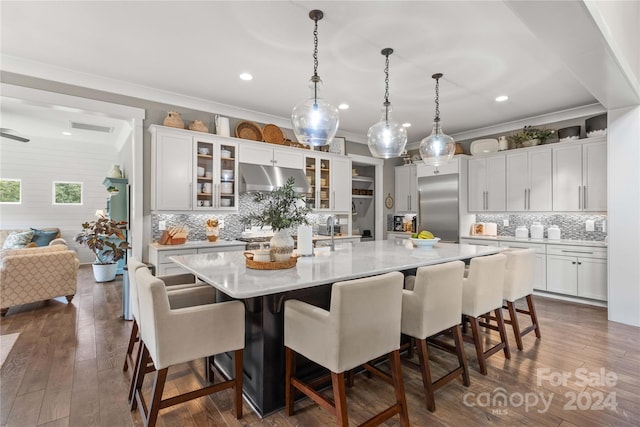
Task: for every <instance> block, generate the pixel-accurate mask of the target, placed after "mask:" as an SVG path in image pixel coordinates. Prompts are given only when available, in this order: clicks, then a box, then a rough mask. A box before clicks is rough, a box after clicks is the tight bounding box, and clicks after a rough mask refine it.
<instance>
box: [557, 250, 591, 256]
mask: <svg viewBox="0 0 640 427" xmlns="http://www.w3.org/2000/svg"><path fill="white" fill-rule="evenodd" d="M562 252H568V253H572V254H590V255H593V252H591V251H568V250H566V249H562Z"/></svg>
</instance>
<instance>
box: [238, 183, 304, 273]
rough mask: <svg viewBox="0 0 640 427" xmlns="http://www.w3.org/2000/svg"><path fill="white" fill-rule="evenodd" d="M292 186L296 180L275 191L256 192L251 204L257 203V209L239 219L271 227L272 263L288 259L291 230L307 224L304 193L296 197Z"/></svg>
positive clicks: (291, 251)
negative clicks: (272, 232)
mask: <svg viewBox="0 0 640 427" xmlns="http://www.w3.org/2000/svg"><path fill="white" fill-rule="evenodd" d="M294 186H295V180H294V178H293V177H291V178H289V179H288V180H287V182H286V184H284V185H283V186H282V187H279V188H278V189H276V190H275V191H272V192H270V193H256V195H255V197H254V201H255V202H256V203H258V204H259V208H258V209H257V210H256V211H255V212H253V213H250V214H249V215H247V216H245V217H244V218H243V219H242V222H243V223H244V224H250V225H256V226H260V227H264V226H265V225H267V226H271V229H272V230H273V231H274V235H273V237H272V238H271V242H270V246H269V247H270V248H271V255H272V257H273V259H274V261H286V260H288V259H289V258H291V254H292V253H293V247H294V241H293V238H292V237H291V233H290V229H291V228H293V227H297V226H298V225H302V224H305V225H308V224H309V220H308V219H307V214H309V213H310V212H311V208H309V207H308V206H306V204H305V202H304V194H296V192H295V191H294Z"/></svg>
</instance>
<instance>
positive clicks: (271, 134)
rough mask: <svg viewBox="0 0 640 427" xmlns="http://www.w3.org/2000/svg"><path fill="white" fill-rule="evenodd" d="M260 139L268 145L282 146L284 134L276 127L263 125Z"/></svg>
mask: <svg viewBox="0 0 640 427" xmlns="http://www.w3.org/2000/svg"><path fill="white" fill-rule="evenodd" d="M262 137H263V139H264V142H268V143H269V144H279V145H284V134H283V133H282V129H280V128H279V127H278V126H276V125H271V124H269V125H264V128H263V129H262Z"/></svg>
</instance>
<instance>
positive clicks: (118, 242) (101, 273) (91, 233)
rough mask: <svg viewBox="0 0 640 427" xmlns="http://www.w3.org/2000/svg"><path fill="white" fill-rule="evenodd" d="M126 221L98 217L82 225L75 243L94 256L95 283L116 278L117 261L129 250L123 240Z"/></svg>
mask: <svg viewBox="0 0 640 427" xmlns="http://www.w3.org/2000/svg"><path fill="white" fill-rule="evenodd" d="M126 225H127V223H126V221H118V222H116V221H114V220H112V219H109V218H106V217H99V218H98V219H96V220H95V221H89V222H85V223H83V224H82V231H81V232H80V233H78V234H77V235H76V237H75V241H76V242H77V243H80V244H81V245H85V246H87V247H88V248H89V249H90V250H91V251H92V252H93V254H94V256H95V258H96V259H95V261H94V262H93V276H94V278H95V279H96V282H110V281H112V280H114V279H115V278H116V272H117V269H118V264H117V261H119V260H121V259H123V258H124V256H125V254H126V250H127V249H130V247H129V244H128V243H127V242H126V240H125V235H124V230H125V229H126Z"/></svg>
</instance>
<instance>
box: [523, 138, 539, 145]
mask: <svg viewBox="0 0 640 427" xmlns="http://www.w3.org/2000/svg"><path fill="white" fill-rule="evenodd" d="M538 144H540V140H539V139H529V140H527V141H523V142H522V146H523V147H533V146H535V145H538Z"/></svg>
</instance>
